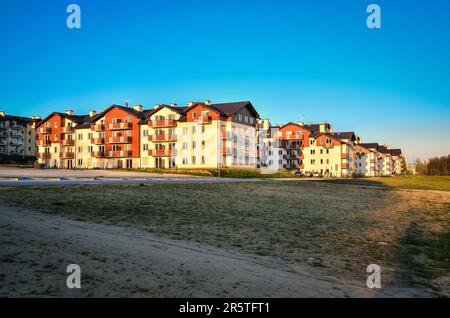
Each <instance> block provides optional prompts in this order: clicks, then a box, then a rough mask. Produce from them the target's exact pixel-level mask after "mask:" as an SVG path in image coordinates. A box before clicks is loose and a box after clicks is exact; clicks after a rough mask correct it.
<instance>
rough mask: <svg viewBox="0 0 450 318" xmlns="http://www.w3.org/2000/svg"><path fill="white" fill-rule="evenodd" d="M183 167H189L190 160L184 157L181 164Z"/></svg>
mask: <svg viewBox="0 0 450 318" xmlns="http://www.w3.org/2000/svg"><path fill="white" fill-rule="evenodd" d="M181 163H182V164H183V165H187V164H188V159H187V157H183V160H182V162H181Z"/></svg>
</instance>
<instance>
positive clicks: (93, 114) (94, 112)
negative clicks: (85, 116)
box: [89, 110, 97, 117]
mask: <svg viewBox="0 0 450 318" xmlns="http://www.w3.org/2000/svg"><path fill="white" fill-rule="evenodd" d="M95 115H97V112H96V111H95V110H91V111H90V112H89V117H94V116H95Z"/></svg>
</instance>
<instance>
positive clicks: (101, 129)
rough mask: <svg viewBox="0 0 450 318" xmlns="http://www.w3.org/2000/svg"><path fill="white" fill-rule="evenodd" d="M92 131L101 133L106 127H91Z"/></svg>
mask: <svg viewBox="0 0 450 318" xmlns="http://www.w3.org/2000/svg"><path fill="white" fill-rule="evenodd" d="M91 130H93V131H97V132H100V131H104V130H105V125H98V124H97V125H95V124H94V125H91Z"/></svg>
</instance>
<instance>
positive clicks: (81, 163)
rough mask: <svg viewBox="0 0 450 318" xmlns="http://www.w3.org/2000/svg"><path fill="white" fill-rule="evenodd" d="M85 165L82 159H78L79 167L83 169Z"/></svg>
mask: <svg viewBox="0 0 450 318" xmlns="http://www.w3.org/2000/svg"><path fill="white" fill-rule="evenodd" d="M82 165H83V160H82V159H78V167H81V166H82Z"/></svg>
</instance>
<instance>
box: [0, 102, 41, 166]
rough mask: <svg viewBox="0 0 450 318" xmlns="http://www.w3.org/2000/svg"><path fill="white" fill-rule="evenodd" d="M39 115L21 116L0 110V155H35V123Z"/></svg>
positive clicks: (27, 156) (29, 156)
mask: <svg viewBox="0 0 450 318" xmlns="http://www.w3.org/2000/svg"><path fill="white" fill-rule="evenodd" d="M39 120H40V117H37V116H33V117H31V118H29V117H21V116H13V115H7V114H6V113H5V112H3V111H1V112H0V156H3V157H12V156H19V157H23V158H32V157H35V156H36V131H35V126H36V123H37V122H38V121H39Z"/></svg>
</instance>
